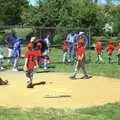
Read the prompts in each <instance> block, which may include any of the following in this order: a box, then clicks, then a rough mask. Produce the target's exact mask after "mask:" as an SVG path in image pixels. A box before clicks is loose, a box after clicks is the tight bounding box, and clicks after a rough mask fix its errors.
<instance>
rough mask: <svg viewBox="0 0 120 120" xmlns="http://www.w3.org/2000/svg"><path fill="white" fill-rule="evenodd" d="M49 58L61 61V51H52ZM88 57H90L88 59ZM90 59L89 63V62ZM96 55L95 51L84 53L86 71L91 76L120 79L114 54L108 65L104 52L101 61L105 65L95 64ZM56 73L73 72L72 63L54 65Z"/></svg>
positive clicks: (119, 69) (119, 67) (118, 66)
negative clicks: (111, 61)
mask: <svg viewBox="0 0 120 120" xmlns="http://www.w3.org/2000/svg"><path fill="white" fill-rule="evenodd" d="M51 53H52V54H51V58H52V60H53V61H61V60H62V51H61V50H59V49H55V48H54V49H52V52H51ZM89 56H90V57H89ZM89 58H91V61H89ZM96 58H97V56H96V54H95V51H86V61H87V63H86V69H87V71H88V73H89V74H91V75H100V76H107V77H113V78H120V74H119V71H120V65H118V64H117V56H116V52H114V53H113V63H112V64H109V63H108V55H107V53H106V52H105V51H103V60H104V61H105V64H96V63H95V61H96ZM54 65H55V69H54V71H56V72H69V73H71V72H73V71H74V63H71V64H54Z"/></svg>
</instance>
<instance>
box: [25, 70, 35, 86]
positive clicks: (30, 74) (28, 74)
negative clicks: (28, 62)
mask: <svg viewBox="0 0 120 120" xmlns="http://www.w3.org/2000/svg"><path fill="white" fill-rule="evenodd" d="M32 79H33V71H32V70H28V71H26V80H27V88H33V85H32Z"/></svg>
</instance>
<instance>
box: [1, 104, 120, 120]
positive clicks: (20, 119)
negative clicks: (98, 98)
mask: <svg viewBox="0 0 120 120" xmlns="http://www.w3.org/2000/svg"><path fill="white" fill-rule="evenodd" d="M0 120H120V103H114V104H106V105H104V106H98V107H90V108H82V109H75V110H73V109H54V108H49V109H44V108H29V109H22V108H5V107H0Z"/></svg>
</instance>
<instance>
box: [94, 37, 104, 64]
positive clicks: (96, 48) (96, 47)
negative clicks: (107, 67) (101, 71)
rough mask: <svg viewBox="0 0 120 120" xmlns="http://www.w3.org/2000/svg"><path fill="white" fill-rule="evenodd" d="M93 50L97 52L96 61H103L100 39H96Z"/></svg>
mask: <svg viewBox="0 0 120 120" xmlns="http://www.w3.org/2000/svg"><path fill="white" fill-rule="evenodd" d="M95 50H96V53H97V60H96V63H98V62H99V63H104V61H103V59H102V56H101V55H102V42H101V40H100V39H98V40H97V42H96V46H95Z"/></svg>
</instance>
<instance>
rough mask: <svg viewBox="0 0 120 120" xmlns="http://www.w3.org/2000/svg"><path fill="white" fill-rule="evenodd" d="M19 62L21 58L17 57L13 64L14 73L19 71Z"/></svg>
mask: <svg viewBox="0 0 120 120" xmlns="http://www.w3.org/2000/svg"><path fill="white" fill-rule="evenodd" d="M18 60H19V57H15V58H14V62H13V71H15V72H16V71H18Z"/></svg>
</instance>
